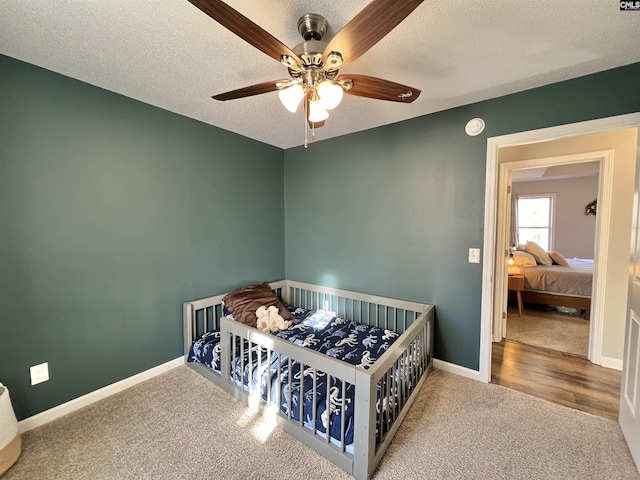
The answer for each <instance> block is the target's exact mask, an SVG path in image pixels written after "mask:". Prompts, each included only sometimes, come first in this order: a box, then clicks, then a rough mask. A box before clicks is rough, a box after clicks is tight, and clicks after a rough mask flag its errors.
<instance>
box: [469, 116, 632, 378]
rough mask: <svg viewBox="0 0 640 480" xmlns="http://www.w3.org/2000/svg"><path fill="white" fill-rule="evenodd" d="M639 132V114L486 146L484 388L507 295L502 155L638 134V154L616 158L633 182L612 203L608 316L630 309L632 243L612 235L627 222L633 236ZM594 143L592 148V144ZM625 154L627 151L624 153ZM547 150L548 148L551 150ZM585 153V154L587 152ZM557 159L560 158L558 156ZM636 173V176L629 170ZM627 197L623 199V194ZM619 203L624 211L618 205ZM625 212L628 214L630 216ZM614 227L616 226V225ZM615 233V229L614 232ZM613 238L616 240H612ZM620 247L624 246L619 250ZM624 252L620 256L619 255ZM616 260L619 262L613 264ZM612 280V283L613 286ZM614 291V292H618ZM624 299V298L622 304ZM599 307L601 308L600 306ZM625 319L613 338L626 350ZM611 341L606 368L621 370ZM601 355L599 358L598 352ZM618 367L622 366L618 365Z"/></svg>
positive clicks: (492, 141)
mask: <svg viewBox="0 0 640 480" xmlns="http://www.w3.org/2000/svg"><path fill="white" fill-rule="evenodd" d="M638 127H640V114H638V113H636V114H629V115H621V116H617V117H609V118H605V119H599V120H592V121H588V122H581V123H576V124H570V125H563V126H558V127H551V128H546V129H541V130H535V131H530V132H523V133H517V134H511V135H505V136H502V137H494V138H490V139H488V141H487V167H486V196H485V221H484V225H485V230H484V247H483V258H484V262H483V289H482V291H483V293H482V313H481V335H480V337H481V338H480V342H481V343H480V371H479V379H480V380H481V381H484V382H487V383H488V382H489V381H490V380H491V351H492V339H493V328H492V327H493V326H494V325H493V319H494V310H495V292H496V291H503V288H504V286H505V285H504V283H505V279H504V278H502V277H501V276H500V275H499V274H498V272H496V268H495V266H496V262H497V258H498V256H500V258H501V261H502V259H503V258H504V254H503V249H502V247H501V248H499V249H498V248H497V246H498V245H502V244H498V243H497V237H498V234H499V232H498V231H497V229H496V226H497V213H498V199H499V194H498V193H499V190H498V179H499V175H498V174H499V162H498V157H499V154H500V153H501V152H506V151H507V149H508V148H510V147H526V146H532V145H533V146H534V148H540V149H541V150H542V151H544V150H545V148H547V147H549V148H550V147H552V146H553V145H552V142H553V141H555V140H562V139H567V138H570V137H578V136H581V135H588V134H599V133H607V132H611V131H616V130H622V129H634V130H633V132H634V141H633V145H632V147H633V152H631V151H630V150H629V148H628V147H629V146H628V145H626V146H625V148H614V150H615V151H616V155H615V156H614V157H613V158H614V160H615V164H616V167H618V166H622V167H623V171H622V172H614V177H616V178H617V177H619V176H620V177H624V178H629V179H630V182H631V187H630V188H631V193H630V194H629V195H628V196H629V198H626V197H625V195H624V193H625V192H621V190H620V189H618V188H617V187H616V189H615V191H614V195H613V202H614V203H615V204H616V209H615V210H613V212H614V213H613V214H612V225H611V226H610V227H612V228H610V231H609V232H608V234H607V238H608V239H609V242H608V243H609V245H608V246H609V248H608V251H607V255H608V256H607V262H606V265H607V269H606V272H602V275H601V278H602V280H601V281H602V282H605V283H606V284H610V285H611V287H612V288H611V289H609V288H607V289H606V290H605V295H604V297H605V298H604V299H603V300H604V301H603V302H602V304H603V305H604V306H603V307H602V308H605V311H607V309H608V308H609V306H610V305H611V306H613V304H614V303H615V302H619V304H620V305H621V306H622V308H623V309H624V308H625V307H624V306H625V305H626V293H627V289H626V287H622V288H620V286H621V282H624V283H622V284H624V285H626V281H627V270H628V254H627V253H624V255H622V256H621V255H619V254H622V252H626V251H627V250H628V244H629V241H630V240H629V239H626V238H625V234H624V233H623V235H622V238H620V235H617V236H616V235H612V231H613V230H615V231H616V232H617V231H618V230H617V229H618V228H619V227H620V226H619V225H618V223H619V222H621V223H624V222H627V223H628V225H623V227H622V228H623V229H624V231H625V232H627V233H628V232H630V231H631V208H632V203H633V202H632V195H633V193H632V192H633V185H632V184H633V178H634V171H635V150H636V148H637V141H636V140H635V139H636V138H637V137H636V136H635V133H636V132H637V129H638ZM587 143H589V142H587ZM604 149H605V148H602V147H594V148H590V149H589V148H587V150H589V151H595V150H604ZM625 149H626V150H625ZM547 150H548V148H547ZM583 151H584V150H583ZM556 155H557V154H556ZM552 156H553V155H552V154H551V153H547V154H546V155H531V156H524V157H523V156H520V157H519V158H540V157H552ZM626 157H630V158H632V159H633V160H632V161H631V160H630V159H627V158H626ZM630 169H631V170H630ZM620 192H621V193H622V194H623V195H620V194H619V193H620ZM618 203H619V205H618ZM626 210H629V211H628V212H627V211H626ZM614 224H615V225H614ZM613 227H615V228H613ZM612 238H613V240H612ZM619 244H620V245H623V247H622V248H620V246H619ZM618 250H620V251H618ZM612 260H614V261H613V262H612ZM621 266H622V273H621V272H620V268H621ZM610 280H611V282H610ZM613 290H615V291H613ZM622 296H624V298H622ZM597 303H598V304H600V303H601V302H597ZM619 316H620V314H619V312H616V313H615V315H614V316H613V317H612V318H615V319H616V320H617V318H618V317H619ZM624 317H625V315H624V313H623V314H622V315H621V322H620V323H621V325H617V323H615V324H612V325H611V329H612V332H611V335H612V338H613V337H615V336H616V334H617V333H620V336H621V337H622V338H621V339H620V342H619V343H620V344H621V346H622V347H623V337H624ZM610 341H611V338H606V339H605V343H606V345H605V347H606V348H601V349H600V353H604V354H605V355H601V357H604V360H605V362H610V365H611V366H619V367H620V368H621V367H622V360H621V356H620V359H619V360H618V359H617V358H614V357H610V356H608V355H611V352H613V353H616V352H615V350H616V348H617V347H618V345H617V344H616V341H615V339H614V340H613V341H611V344H609V343H608V342H610ZM596 353H597V352H596ZM618 364H619V365H618Z"/></svg>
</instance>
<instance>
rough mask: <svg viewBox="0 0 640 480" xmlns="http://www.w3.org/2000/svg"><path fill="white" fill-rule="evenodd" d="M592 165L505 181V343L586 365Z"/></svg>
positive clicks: (595, 167) (525, 173)
mask: <svg viewBox="0 0 640 480" xmlns="http://www.w3.org/2000/svg"><path fill="white" fill-rule="evenodd" d="M598 173H599V162H585V163H578V164H569V165H555V166H550V167H542V168H534V169H522V170H516V171H514V174H513V178H512V181H513V187H512V188H513V190H512V215H511V229H510V236H511V241H510V243H511V245H512V249H511V252H510V256H509V261H508V263H509V267H508V271H509V281H508V287H509V307H508V309H507V329H506V337H505V338H506V339H507V340H510V341H515V342H520V343H523V344H526V345H532V346H536V347H542V348H547V349H550V350H556V351H560V352H563V353H567V354H571V355H578V356H581V357H585V358H586V357H587V354H588V348H589V318H590V312H591V293H592V279H593V265H594V256H595V255H594V251H595V250H594V247H595V236H596V221H595V220H596V213H597V195H598Z"/></svg>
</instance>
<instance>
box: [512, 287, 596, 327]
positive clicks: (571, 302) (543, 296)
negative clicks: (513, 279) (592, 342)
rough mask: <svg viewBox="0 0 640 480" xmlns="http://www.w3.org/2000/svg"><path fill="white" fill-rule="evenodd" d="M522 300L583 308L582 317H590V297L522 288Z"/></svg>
mask: <svg viewBox="0 0 640 480" xmlns="http://www.w3.org/2000/svg"><path fill="white" fill-rule="evenodd" d="M521 294H522V301H523V302H529V303H537V304H544V305H556V306H558V305H562V306H563V307H571V308H579V309H582V310H584V317H585V318H586V319H587V320H589V318H590V317H591V298H590V297H576V296H572V295H561V294H559V293H545V292H538V291H534V290H522V292H521Z"/></svg>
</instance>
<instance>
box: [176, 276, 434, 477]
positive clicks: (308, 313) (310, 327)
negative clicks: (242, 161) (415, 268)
mask: <svg viewBox="0 0 640 480" xmlns="http://www.w3.org/2000/svg"><path fill="white" fill-rule="evenodd" d="M270 287H271V289H273V291H274V292H275V293H276V294H277V296H278V297H279V298H280V299H282V301H283V302H284V304H292V305H295V307H293V306H287V307H284V305H282V304H280V305H279V308H280V313H281V314H282V316H283V317H286V318H291V325H290V326H289V327H288V328H286V329H284V330H280V331H277V332H273V333H272V334H267V333H263V332H260V331H259V330H256V329H255V328H253V327H251V326H248V325H245V324H243V323H241V322H242V321H243V319H242V318H236V320H235V321H234V319H232V318H230V317H229V316H226V314H227V313H228V312H226V311H225V310H226V309H225V306H223V304H222V299H223V298H224V297H225V295H218V296H215V297H210V298H206V299H201V300H195V301H192V302H185V303H184V330H185V343H184V347H185V355H186V359H187V365H188V366H190V367H191V368H193V369H194V370H195V371H197V372H199V373H201V374H202V375H204V376H205V377H207V378H208V379H210V380H212V381H213V382H214V383H216V384H217V385H219V386H220V387H222V388H223V389H224V390H226V391H227V392H229V393H230V394H231V395H233V396H234V397H236V398H238V399H240V400H242V401H244V402H245V403H247V404H251V405H252V406H256V408H257V409H258V410H259V411H261V412H262V413H263V414H269V415H273V416H274V417H275V418H276V420H277V423H278V424H279V426H280V427H281V428H283V429H284V430H285V431H287V432H288V433H290V434H292V435H293V436H294V437H296V438H297V439H299V440H300V441H302V442H303V443H305V444H306V445H307V446H309V447H311V448H313V449H314V450H315V451H317V452H318V453H320V454H321V455H323V456H324V457H326V458H327V459H329V460H330V461H332V462H333V463H335V464H336V465H338V466H339V467H341V468H343V469H344V470H346V471H347V472H348V473H350V474H351V475H353V476H354V477H356V478H358V479H366V478H369V477H370V476H371V474H372V473H373V471H374V470H375V468H376V466H377V465H378V463H379V462H380V460H381V459H382V456H383V455H384V452H385V450H386V448H387V446H388V445H389V443H390V442H391V439H392V438H393V436H394V435H395V432H396V431H397V429H398V427H399V426H400V424H401V422H402V420H403V418H404V416H405V415H406V412H407V410H408V408H409V407H410V405H411V403H412V402H413V400H414V398H415V396H416V395H417V393H418V391H419V389H420V387H421V385H422V383H423V382H424V380H425V378H426V376H427V374H428V373H429V371H430V370H431V367H432V360H433V317H434V307H433V306H432V305H424V304H419V303H414V302H407V301H402V300H395V299H388V298H383V297H377V296H371V295H365V294H359V293H355V292H349V291H344V290H338V289H332V288H328V287H321V286H316V285H310V284H305V283H300V282H292V281H286V280H284V281H280V282H276V283H273V284H271V285H270ZM234 293H235V292H234ZM227 298H230V297H228V296H227ZM276 301H277V299H276ZM250 305H251V308H250V309H252V310H253V312H255V308H254V307H255V303H253V304H250ZM232 310H233V312H232V313H234V314H235V313H236V312H237V311H238V310H237V309H235V310H234V309H232ZM254 316H255V313H254ZM327 432H328V434H327Z"/></svg>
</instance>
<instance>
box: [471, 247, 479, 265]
mask: <svg viewBox="0 0 640 480" xmlns="http://www.w3.org/2000/svg"><path fill="white" fill-rule="evenodd" d="M469 263H480V249H479V248H470V249H469Z"/></svg>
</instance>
